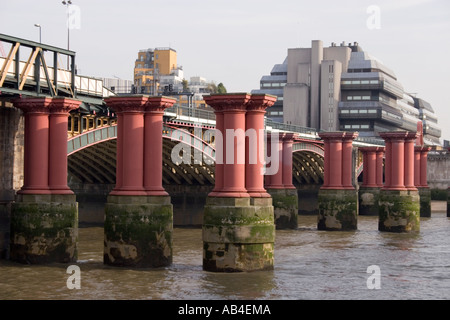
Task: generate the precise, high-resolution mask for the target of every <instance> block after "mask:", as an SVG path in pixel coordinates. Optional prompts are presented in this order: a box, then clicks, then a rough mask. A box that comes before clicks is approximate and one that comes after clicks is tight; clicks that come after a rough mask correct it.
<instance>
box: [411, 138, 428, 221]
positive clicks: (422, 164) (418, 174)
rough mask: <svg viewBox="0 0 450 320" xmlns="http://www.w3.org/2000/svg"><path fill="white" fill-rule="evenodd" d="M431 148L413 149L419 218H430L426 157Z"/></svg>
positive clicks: (419, 147)
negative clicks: (418, 198) (418, 197)
mask: <svg viewBox="0 0 450 320" xmlns="http://www.w3.org/2000/svg"><path fill="white" fill-rule="evenodd" d="M430 150H431V147H421V146H417V147H415V148H414V184H415V186H416V188H417V190H418V191H419V196H420V216H421V217H431V190H430V188H429V187H428V182H427V162H428V161H427V156H428V152H429V151H430Z"/></svg>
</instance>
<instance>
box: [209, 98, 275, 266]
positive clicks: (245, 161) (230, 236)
mask: <svg viewBox="0 0 450 320" xmlns="http://www.w3.org/2000/svg"><path fill="white" fill-rule="evenodd" d="M204 98H205V101H206V103H207V104H208V105H210V106H211V107H212V108H214V111H215V113H216V115H218V116H219V117H218V119H219V121H221V120H220V119H221V117H223V123H222V124H219V125H218V126H217V127H216V141H220V139H217V136H222V137H223V139H222V140H221V141H222V142H223V143H221V144H216V152H217V153H218V154H222V155H223V160H224V163H223V165H220V164H219V166H217V163H216V175H217V174H219V177H222V179H223V180H222V181H221V180H220V179H219V180H216V186H215V188H214V190H213V192H211V193H210V194H209V195H208V197H207V200H206V206H205V210H204V216H203V226H202V237H203V269H204V270H207V271H215V272H240V271H253V270H267V269H273V261H274V260H273V258H274V257H273V255H274V241H275V226H274V221H273V206H272V198H271V197H270V195H268V194H267V192H266V191H265V190H264V188H263V179H264V175H263V172H262V171H261V169H262V163H263V162H262V161H263V160H262V159H260V158H259V155H258V153H260V151H261V150H262V148H263V147H264V146H263V139H261V137H262V136H264V135H263V134H262V133H260V131H259V130H261V129H263V128H264V111H265V109H266V108H267V107H269V106H271V105H273V103H274V102H275V99H276V98H275V97H272V96H265V95H262V96H261V95H250V94H245V93H243V94H240V93H236V94H234V93H231V94H218V95H210V96H206V97H204ZM221 115H222V116H221ZM220 128H222V131H220ZM249 129H250V131H254V132H253V133H255V132H256V133H257V134H256V137H255V136H253V138H255V139H256V142H253V145H249V140H250V139H249V140H247V143H246V138H245V133H246V131H247V133H249V131H248V130H249ZM254 144H256V149H253V147H254ZM253 152H257V155H255V154H253ZM255 156H256V157H257V158H256V159H257V160H256V161H255V162H253V163H250V162H249V159H250V158H252V159H255V158H254V157H255ZM219 160H220V158H216V161H219ZM218 170H222V171H221V173H220V171H219V172H218ZM221 183H222V185H220V184H221ZM247 188H248V189H247ZM249 193H250V194H249Z"/></svg>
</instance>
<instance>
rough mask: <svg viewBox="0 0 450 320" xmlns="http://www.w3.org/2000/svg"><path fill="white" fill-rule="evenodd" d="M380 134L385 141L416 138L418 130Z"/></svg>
mask: <svg viewBox="0 0 450 320" xmlns="http://www.w3.org/2000/svg"><path fill="white" fill-rule="evenodd" d="M379 135H380V137H381V138H383V139H384V140H385V141H387V140H389V141H405V140H415V139H416V138H417V132H409V131H393V132H380V133H379Z"/></svg>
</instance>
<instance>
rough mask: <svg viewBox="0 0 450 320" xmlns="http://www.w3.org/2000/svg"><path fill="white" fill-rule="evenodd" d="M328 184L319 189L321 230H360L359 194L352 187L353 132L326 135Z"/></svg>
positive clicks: (325, 133)
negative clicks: (358, 220) (358, 221)
mask: <svg viewBox="0 0 450 320" xmlns="http://www.w3.org/2000/svg"><path fill="white" fill-rule="evenodd" d="M319 136H320V137H321V138H322V139H323V140H324V145H325V159H324V183H323V185H322V187H321V188H320V190H319V197H318V202H319V216H318V223H317V228H318V229H319V230H330V231H334V230H342V231H347V230H356V228H357V216H358V193H357V191H356V189H355V188H354V186H353V185H352V168H353V163H352V142H353V140H354V139H355V138H356V137H357V136H358V134H357V133H353V132H322V133H319Z"/></svg>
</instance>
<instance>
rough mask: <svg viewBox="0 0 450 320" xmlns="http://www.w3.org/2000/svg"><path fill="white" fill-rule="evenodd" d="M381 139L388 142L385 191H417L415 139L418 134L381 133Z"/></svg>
mask: <svg viewBox="0 0 450 320" xmlns="http://www.w3.org/2000/svg"><path fill="white" fill-rule="evenodd" d="M380 137H382V138H383V139H384V140H385V141H386V172H385V176H386V183H385V185H384V189H391V190H408V189H410V190H416V188H415V187H414V139H416V133H412V132H406V131H396V132H381V133H380ZM389 182H390V183H389ZM411 185H412V186H411Z"/></svg>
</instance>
